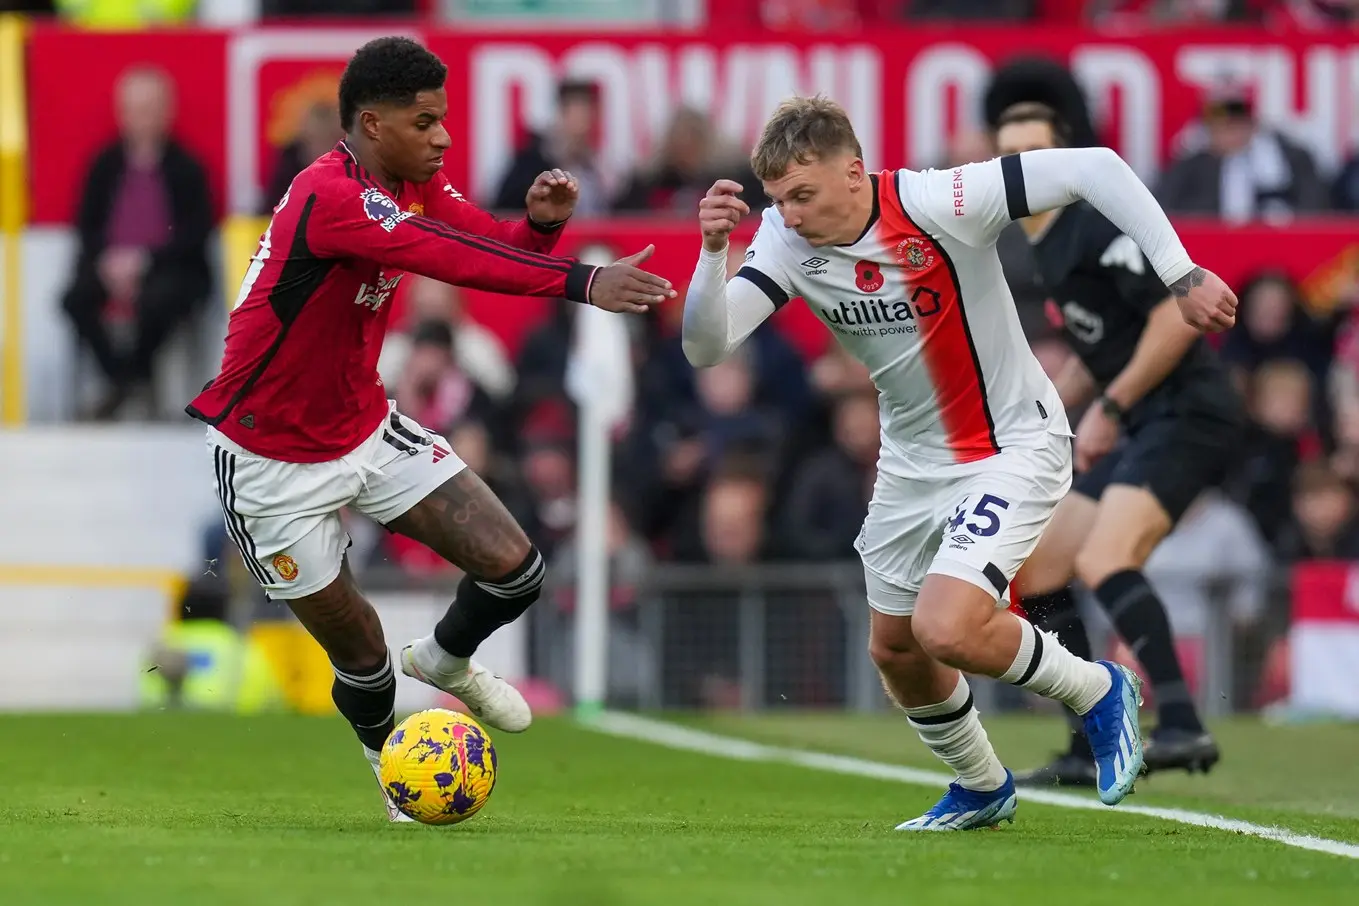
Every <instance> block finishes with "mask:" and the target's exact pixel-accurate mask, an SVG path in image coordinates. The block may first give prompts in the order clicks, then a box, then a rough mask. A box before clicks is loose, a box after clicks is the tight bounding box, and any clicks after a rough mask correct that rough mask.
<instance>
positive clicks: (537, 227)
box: [525, 217, 571, 233]
mask: <svg viewBox="0 0 1359 906" xmlns="http://www.w3.org/2000/svg"><path fill="white" fill-rule="evenodd" d="M525 219H526V220H528V225H529V229H531V230H533V231H534V232H535V233H555V232H557V230H560V229H561V228H562V227H563V226H565V225H566V221H567V220H570V219H571V218H570V217H567V218H565V219H564V220H557V221H554V222H552V223H539V222H538V221H536V220H534V219H533V218H532V217H527V218H525Z"/></svg>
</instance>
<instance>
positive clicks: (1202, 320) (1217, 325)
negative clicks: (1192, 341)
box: [1170, 267, 1236, 333]
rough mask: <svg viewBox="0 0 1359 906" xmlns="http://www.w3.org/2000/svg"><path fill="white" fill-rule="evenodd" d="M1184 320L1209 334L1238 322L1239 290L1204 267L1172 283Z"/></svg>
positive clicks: (1171, 287)
mask: <svg viewBox="0 0 1359 906" xmlns="http://www.w3.org/2000/svg"><path fill="white" fill-rule="evenodd" d="M1170 291H1171V292H1172V293H1174V294H1175V301H1176V303H1178V304H1179V306H1180V316H1181V317H1183V318H1184V320H1185V323H1186V324H1188V325H1190V326H1191V327H1194V328H1196V329H1198V330H1201V331H1204V332H1206V333H1219V332H1221V331H1224V330H1227V329H1228V328H1230V327H1231V326H1232V325H1233V324H1235V323H1236V293H1234V292H1232V290H1231V287H1229V286H1227V284H1226V283H1223V282H1222V279H1221V278H1220V277H1218V275H1217V274H1215V273H1213V272H1212V271H1209V270H1204V269H1203V268H1201V267H1196V268H1194V269H1193V270H1192V271H1190V272H1189V273H1187V274H1185V275H1184V276H1183V277H1181V278H1180V279H1178V280H1176V281H1175V282H1174V283H1172V284H1171V285H1170Z"/></svg>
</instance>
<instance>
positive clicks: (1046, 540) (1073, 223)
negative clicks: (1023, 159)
mask: <svg viewBox="0 0 1359 906" xmlns="http://www.w3.org/2000/svg"><path fill="white" fill-rule="evenodd" d="M995 124H996V132H995V138H996V143H997V149H998V151H999V153H1000V154H1002V155H1004V154H1013V153H1018V152H1022V151H1030V150H1035V149H1039V148H1052V147H1060V146H1064V145H1068V144H1070V143H1071V135H1072V133H1071V129H1070V127H1069V126H1068V124H1067V121H1066V120H1065V119H1064V118H1063V116H1062V115H1061V114H1060V113H1059V112H1058V111H1057V110H1056V109H1054V108H1053V107H1051V106H1048V105H1046V104H1043V103H1037V102H1033V101H1028V102H1021V103H1016V104H1012V105H1010V106H1009V107H1008V108H1006V109H1005V110H1004V111H1003V112H1001V113H1000V114H999V116H998V117H997V118H996V120H995ZM1020 226H1021V228H1022V229H1023V231H1024V233H1025V234H1026V235H1027V236H1028V238H1029V242H1030V244H1031V246H1032V250H1033V257H1034V267H1035V271H1036V276H1037V280H1038V282H1039V285H1040V287H1041V289H1042V290H1043V291H1044V292H1045V293H1046V294H1047V296H1048V298H1049V300H1050V301H1049V303H1048V305H1049V309H1050V312H1051V311H1052V309H1053V307H1054V306H1055V312H1053V314H1055V315H1059V316H1060V321H1061V323H1062V334H1063V336H1064V338H1065V339H1066V341H1067V342H1068V344H1069V345H1070V346H1071V348H1072V350H1073V351H1074V352H1075V353H1076V356H1075V357H1074V358H1073V359H1072V361H1071V363H1070V364H1069V366H1068V367H1067V368H1066V369H1065V370H1064V371H1063V372H1062V373H1061V374H1059V375H1057V376H1056V380H1055V383H1056V384H1057V389H1058V391H1059V393H1060V394H1061V397H1062V402H1063V403H1065V404H1066V406H1067V407H1068V408H1069V409H1075V408H1078V407H1080V406H1084V405H1086V404H1088V403H1091V401H1092V400H1093V404H1092V405H1089V408H1087V409H1086V412H1085V415H1084V417H1083V418H1082V419H1081V421H1080V424H1079V426H1078V427H1077V429H1076V441H1075V444H1076V470H1077V473H1078V474H1077V476H1076V480H1075V483H1074V484H1073V486H1072V490H1071V492H1070V493H1069V494H1068V495H1067V497H1066V499H1064V500H1063V501H1062V503H1061V504H1060V505H1059V507H1058V509H1057V512H1056V513H1055V514H1054V516H1053V519H1052V522H1051V523H1050V524H1049V525H1048V528H1047V530H1046V531H1045V532H1044V534H1043V538H1042V540H1041V541H1040V542H1039V545H1038V549H1037V550H1036V551H1035V552H1034V554H1033V556H1031V557H1030V558H1029V560H1028V562H1027V564H1026V565H1025V567H1024V569H1023V570H1021V572H1020V574H1019V576H1018V577H1017V579H1016V583H1015V584H1016V586H1017V590H1018V592H1019V593H1020V595H1021V596H1022V600H1023V607H1024V609H1025V611H1026V612H1027V613H1028V614H1029V617H1030V619H1032V620H1033V621H1035V622H1036V623H1037V624H1038V625H1040V626H1042V627H1043V628H1044V629H1047V630H1048V631H1050V632H1052V633H1054V634H1055V635H1057V636H1058V638H1060V639H1061V641H1062V644H1063V645H1065V646H1066V647H1067V648H1068V649H1070V650H1071V651H1072V652H1073V653H1074V654H1076V655H1077V656H1078V657H1084V658H1087V659H1089V658H1090V657H1091V656H1092V655H1091V650H1090V640H1089V637H1088V634H1087V632H1086V628H1085V626H1084V624H1083V622H1082V620H1081V617H1080V613H1079V611H1078V608H1077V605H1076V602H1075V600H1074V598H1073V596H1072V592H1071V589H1070V587H1069V583H1070V582H1071V581H1072V579H1073V578H1079V579H1080V580H1081V582H1082V583H1084V584H1085V586H1086V587H1087V588H1089V589H1090V590H1091V591H1092V592H1093V593H1094V596H1095V598H1096V599H1097V600H1098V601H1099V602H1100V604H1101V605H1102V606H1103V607H1104V608H1105V610H1106V611H1107V612H1108V614H1109V616H1110V618H1111V620H1112V621H1113V623H1114V626H1115V627H1116V628H1117V630H1118V632H1119V634H1120V635H1121V636H1122V637H1123V639H1124V641H1125V642H1126V643H1127V644H1128V646H1129V648H1131V650H1132V651H1133V653H1134V654H1136V656H1137V658H1138V660H1139V661H1140V662H1141V664H1142V666H1143V668H1144V669H1145V671H1146V674H1147V676H1148V678H1149V679H1150V680H1151V683H1152V686H1153V689H1154V691H1155V698H1156V704H1157V711H1158V718H1159V721H1158V725H1157V727H1156V729H1155V731H1153V733H1152V734H1151V736H1150V738H1149V740H1148V742H1147V747H1146V764H1147V770H1149V771H1155V770H1164V769H1168V768H1183V769H1186V770H1189V771H1191V772H1192V771H1194V770H1196V769H1197V770H1202V771H1205V772H1206V771H1207V770H1208V769H1210V768H1211V767H1212V766H1213V764H1214V763H1216V762H1217V760H1218V758H1219V753H1218V749H1217V745H1216V743H1215V742H1214V740H1213V738H1212V736H1211V735H1210V734H1209V733H1208V732H1207V731H1206V730H1205V729H1204V727H1203V724H1202V722H1201V721H1200V719H1199V715H1198V712H1197V710H1196V709H1195V707H1194V702H1193V699H1192V696H1191V695H1190V692H1189V688H1188V686H1187V685H1186V683H1185V680H1184V674H1183V671H1182V670H1181V667H1180V663H1179V660H1178V656H1177V654H1176V650H1175V643H1174V637H1173V635H1172V634H1171V630H1170V623H1169V621H1168V619H1167V617H1166V612H1165V606H1164V605H1163V604H1162V603H1161V601H1160V599H1159V598H1158V597H1157V595H1156V592H1155V591H1154V590H1153V589H1152V587H1151V586H1150V585H1149V584H1148V583H1147V580H1146V578H1145V577H1144V576H1143V575H1142V566H1143V564H1144V563H1145V562H1146V560H1147V558H1148V557H1150V556H1151V553H1152V551H1153V550H1154V549H1155V547H1156V545H1157V544H1159V543H1160V541H1161V540H1162V539H1163V538H1164V537H1165V536H1166V535H1167V534H1169V533H1170V531H1171V529H1172V528H1173V527H1174V525H1175V523H1176V522H1177V521H1178V520H1179V518H1180V517H1181V516H1182V515H1183V514H1184V512H1185V510H1186V509H1188V507H1189V505H1190V504H1191V503H1193V501H1194V499H1195V498H1196V497H1197V496H1198V495H1199V493H1200V492H1201V491H1203V490H1204V489H1205V488H1208V487H1211V486H1213V485H1216V484H1218V483H1219V482H1221V481H1222V480H1223V478H1224V477H1225V476H1226V473H1227V471H1228V469H1229V467H1230V466H1231V464H1232V461H1233V456H1234V454H1235V451H1236V448H1237V446H1238V445H1239V443H1240V440H1241V437H1242V433H1243V430H1244V427H1245V419H1246V416H1245V406H1244V403H1243V401H1242V400H1241V398H1240V396H1239V394H1238V393H1237V391H1236V389H1235V387H1234V386H1233V384H1232V383H1231V380H1230V378H1229V377H1228V374H1227V372H1226V369H1225V368H1224V367H1223V366H1222V365H1221V363H1220V362H1219V361H1218V359H1217V356H1216V353H1215V352H1214V351H1213V350H1212V349H1211V348H1210V347H1209V346H1208V345H1207V343H1206V342H1204V340H1203V338H1202V337H1201V336H1200V335H1199V333H1198V331H1196V330H1195V329H1194V328H1193V327H1190V326H1189V325H1187V324H1185V322H1184V320H1183V318H1182V317H1181V315H1180V312H1179V309H1178V307H1177V306H1176V303H1175V300H1174V298H1173V297H1172V295H1171V292H1170V290H1168V289H1167V288H1166V286H1165V285H1164V284H1163V283H1162V282H1161V281H1160V279H1159V278H1158V277H1157V275H1156V272H1155V271H1154V270H1153V269H1152V267H1151V264H1150V263H1149V262H1148V261H1147V259H1146V257H1145V256H1144V255H1143V254H1142V251H1141V250H1140V249H1139V248H1138V247H1137V245H1136V243H1134V242H1133V241H1132V240H1131V239H1130V238H1128V237H1127V236H1124V235H1122V234H1121V233H1120V231H1119V230H1118V228H1117V227H1115V226H1114V225H1113V224H1112V223H1110V222H1109V221H1108V220H1107V219H1106V218H1105V217H1104V216H1103V215H1101V214H1100V213H1099V212H1098V211H1096V210H1095V209H1094V208H1092V207H1090V206H1089V205H1088V204H1086V203H1084V202H1078V203H1076V204H1073V205H1070V206H1068V207H1066V208H1060V209H1057V210H1054V211H1049V212H1046V213H1043V214H1038V215H1035V216H1032V217H1028V218H1024V219H1023V220H1021V221H1020ZM1072 717H1073V720H1072V723H1071V725H1072V733H1071V741H1070V747H1069V748H1068V750H1067V751H1066V752H1065V753H1063V754H1061V755H1060V756H1058V757H1057V759H1056V760H1055V761H1053V762H1052V763H1051V764H1048V765H1046V766H1044V767H1041V768H1039V769H1037V770H1035V771H1031V772H1028V773H1027V774H1024V775H1020V776H1017V777H1016V780H1017V781H1018V782H1020V783H1027V784H1029V785H1034V784H1048V783H1053V784H1061V785H1073V786H1083V785H1090V786H1093V785H1094V783H1095V767H1094V759H1093V756H1092V755H1091V752H1090V748H1089V744H1088V743H1087V742H1086V740H1085V738H1084V735H1083V734H1082V733H1081V731H1080V721H1079V719H1075V718H1074V715H1073V716H1072Z"/></svg>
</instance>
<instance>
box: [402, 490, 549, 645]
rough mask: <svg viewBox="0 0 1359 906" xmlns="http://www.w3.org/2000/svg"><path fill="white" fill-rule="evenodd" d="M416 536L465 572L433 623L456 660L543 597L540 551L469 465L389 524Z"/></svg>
mask: <svg viewBox="0 0 1359 906" xmlns="http://www.w3.org/2000/svg"><path fill="white" fill-rule="evenodd" d="M387 527H388V528H390V529H391V530H392V531H394V532H396V533H398V534H401V535H405V536H406V537H408V538H413V539H414V540H416V541H419V542H420V543H421V544H424V545H425V546H427V547H429V548H430V549H431V550H433V551H434V552H435V553H437V554H438V555H439V556H441V557H443V558H444V559H445V560H448V561H449V562H450V563H452V564H454V565H455V566H457V567H458V568H460V569H461V570H462V571H463V572H464V573H466V575H465V576H463V579H462V582H461V583H459V585H458V593H457V597H456V598H455V599H454V601H453V604H452V605H451V606H450V607H449V608H448V613H447V614H445V615H444V618H443V619H442V620H440V621H439V625H438V626H436V627H435V629H434V639H435V641H437V642H438V644H439V647H440V648H442V649H443V650H444V651H445V652H447V653H448V654H450V655H453V656H454V657H457V658H467V657H471V656H472V653H473V652H474V651H476V649H477V646H478V645H480V644H481V643H482V642H483V641H485V640H486V638H487V637H488V636H490V634H491V633H493V632H495V631H496V630H497V629H499V628H500V627H501V626H504V625H505V624H506V623H511V622H513V621H514V620H517V619H518V618H519V617H520V615H521V614H523V613H524V611H526V610H528V608H529V607H530V606H531V605H532V604H533V602H534V601H536V600H537V599H538V594H539V591H540V590H541V588H542V584H543V574H544V572H545V570H544V565H543V558H542V555H541V554H539V553H538V549H537V548H536V547H534V545H533V544H532V542H530V541H529V539H528V536H527V535H525V534H524V530H523V529H522V528H520V526H519V523H518V522H516V521H515V519H514V517H513V516H511V515H510V513H509V511H508V510H507V509H505V505H504V504H503V503H501V502H500V499H499V498H497V497H496V496H495V494H493V493H492V492H491V489H490V488H488V487H487V486H486V483H485V482H483V481H482V480H481V478H479V477H478V476H477V474H476V473H475V472H473V471H472V470H471V469H464V470H463V471H462V472H460V473H458V474H457V475H455V476H454V477H453V478H450V479H449V480H448V481H446V482H444V484H443V485H442V486H440V487H439V488H438V489H437V490H435V491H434V493H432V494H430V495H429V496H428V497H426V498H425V499H424V500H422V501H420V502H419V503H417V504H416V505H415V506H414V507H412V508H411V509H410V510H408V511H406V512H405V513H403V514H402V515H400V516H398V517H397V518H396V519H393V520H392V521H391V522H390V523H388V525H387Z"/></svg>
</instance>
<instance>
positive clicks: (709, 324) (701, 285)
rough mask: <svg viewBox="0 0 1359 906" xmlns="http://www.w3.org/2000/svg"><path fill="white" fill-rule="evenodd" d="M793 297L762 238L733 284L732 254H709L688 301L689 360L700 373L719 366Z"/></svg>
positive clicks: (702, 259) (753, 245)
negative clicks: (729, 256) (730, 271)
mask: <svg viewBox="0 0 1359 906" xmlns="http://www.w3.org/2000/svg"><path fill="white" fill-rule="evenodd" d="M761 232H765V231H764V230H761ZM766 235H767V233H766ZM788 297H789V287H788V285H787V281H786V280H784V279H783V276H782V269H781V268H779V267H778V266H777V261H776V260H775V259H774V257H773V255H771V254H770V250H769V248H768V246H767V244H766V243H765V242H761V238H760V233H756V235H755V239H754V241H753V242H752V243H751V246H750V251H749V252H747V253H746V263H745V264H744V265H742V267H741V269H740V270H739V271H737V272H736V276H734V277H732V278H731V279H730V280H728V279H727V252H726V250H723V251H721V252H717V253H713V252H709V251H708V250H707V249H703V250H702V251H700V253H699V256H698V267H696V268H695V269H694V277H693V279H692V280H690V281H689V290H688V292H687V293H686V294H685V297H684V326H683V330H682V343H683V346H684V355H685V357H686V358H687V359H688V360H689V363H690V364H691V365H693V366H694V367H695V368H706V367H708V366H710V365H716V364H717V363H718V362H720V361H722V360H723V359H725V358H726V357H727V356H729V355H731V354H732V352H734V351H735V350H736V347H738V346H740V345H741V344H742V343H743V342H744V341H745V339H746V337H748V336H750V335H751V333H753V332H754V330H755V328H757V327H759V326H760V325H761V324H762V323H764V321H765V319H766V318H768V317H769V316H770V315H772V314H773V313H774V312H775V311H777V310H778V309H779V308H782V307H783V305H784V304H786V303H787V302H788Z"/></svg>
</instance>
